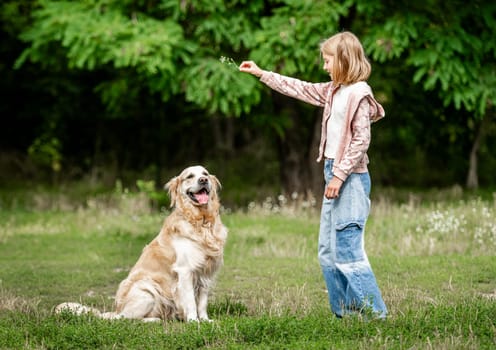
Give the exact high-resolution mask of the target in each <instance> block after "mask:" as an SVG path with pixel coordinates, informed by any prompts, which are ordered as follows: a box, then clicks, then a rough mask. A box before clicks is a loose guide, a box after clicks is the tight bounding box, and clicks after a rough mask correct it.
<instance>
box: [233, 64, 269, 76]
mask: <svg viewBox="0 0 496 350" xmlns="http://www.w3.org/2000/svg"><path fill="white" fill-rule="evenodd" d="M239 70H240V71H241V72H245V73H250V74H253V75H255V76H257V77H260V76H262V73H263V70H262V69H260V67H258V66H257V64H256V63H255V62H253V61H243V62H241V64H240V65H239Z"/></svg>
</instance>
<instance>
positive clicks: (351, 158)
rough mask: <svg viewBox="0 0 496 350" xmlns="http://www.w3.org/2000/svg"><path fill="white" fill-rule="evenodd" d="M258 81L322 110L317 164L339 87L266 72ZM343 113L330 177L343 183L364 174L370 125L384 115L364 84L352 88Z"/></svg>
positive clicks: (322, 150) (370, 91)
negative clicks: (343, 118)
mask: <svg viewBox="0 0 496 350" xmlns="http://www.w3.org/2000/svg"><path fill="white" fill-rule="evenodd" d="M260 81H261V82H263V83H264V84H266V85H267V86H269V87H270V88H272V89H274V90H275V91H277V92H280V93H282V94H284V95H287V96H290V97H293V98H297V99H299V100H301V101H304V102H307V103H310V104H313V105H315V106H319V107H324V113H323V116H322V131H321V139H320V146H319V157H318V159H317V161H321V160H322V158H323V155H324V149H325V144H326V137H327V132H326V130H327V122H328V120H329V118H330V116H331V107H332V100H333V96H334V93H335V92H336V91H337V89H338V88H339V86H334V85H333V82H332V81H331V82H327V83H309V82H305V81H301V80H298V79H295V78H290V77H286V76H283V75H280V74H277V73H273V72H266V71H264V73H263V74H262V76H261V77H260ZM346 109H347V113H346V129H345V130H346V134H345V135H343V137H342V139H341V143H340V145H339V147H338V153H337V155H336V158H335V159H334V166H333V173H334V175H335V176H337V177H338V178H340V179H341V180H343V181H345V180H346V178H347V177H348V176H349V175H350V174H351V173H365V172H367V171H368V169H367V164H368V162H369V161H368V156H367V150H368V148H369V144H370V137H371V136H370V123H371V122H376V121H378V120H379V119H381V118H383V117H384V115H385V114H384V109H383V108H382V106H381V105H380V104H379V103H378V102H377V101H376V100H375V99H374V95H373V93H372V89H371V88H370V86H369V85H368V84H367V83H366V82H358V83H356V84H354V86H353V91H352V92H351V94H350V96H349V99H348V105H347V107H346Z"/></svg>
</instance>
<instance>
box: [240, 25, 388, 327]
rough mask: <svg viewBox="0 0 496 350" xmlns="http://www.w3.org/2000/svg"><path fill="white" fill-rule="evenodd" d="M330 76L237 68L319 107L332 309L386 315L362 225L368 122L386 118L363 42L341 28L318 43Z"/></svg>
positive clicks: (322, 248) (325, 268) (322, 251)
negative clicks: (308, 78) (312, 78)
mask: <svg viewBox="0 0 496 350" xmlns="http://www.w3.org/2000/svg"><path fill="white" fill-rule="evenodd" d="M320 51H321V54H322V57H323V60H324V67H323V68H324V70H325V71H327V72H328V73H329V75H330V77H331V81H330V82H326V83H315V84H314V83H308V82H304V81H301V80H298V79H294V78H290V77H286V76H282V75H280V74H277V73H273V72H268V71H265V70H262V69H261V68H259V67H258V66H257V64H256V63H255V62H253V61H244V62H242V63H241V65H240V67H239V70H240V71H242V72H247V73H251V74H253V75H255V76H257V77H259V78H260V81H261V82H263V83H265V84H266V85H267V86H269V87H270V88H272V89H274V90H275V91H278V92H280V93H282V94H285V95H287V96H290V97H293V98H297V99H300V100H302V101H305V102H308V103H311V104H313V105H316V106H320V107H324V114H323V118H322V133H321V142H320V147H319V157H318V159H317V161H321V160H322V158H324V159H325V161H324V177H325V182H326V187H325V191H324V198H323V203H322V212H321V219H320V233H319V250H318V256H319V262H320V266H321V268H322V273H323V275H324V280H325V282H326V285H327V290H328V295H329V302H330V305H331V310H332V312H333V313H334V314H335V315H336V316H338V317H342V316H344V315H347V314H353V313H364V312H372V313H373V316H374V317H378V318H385V317H386V314H387V309H386V305H385V304H384V301H383V299H382V295H381V292H380V290H379V287H378V286H377V282H376V279H375V276H374V273H373V272H372V268H371V266H370V263H369V260H368V258H367V254H366V253H365V249H364V228H365V223H366V221H367V218H368V215H369V210H370V199H369V195H370V186H371V183H370V176H369V173H368V169H367V163H368V157H367V154H366V152H367V149H368V147H369V144H370V124H371V122H375V121H377V120H379V119H381V118H382V117H384V109H383V108H382V106H381V105H380V104H379V103H378V102H377V101H376V100H375V99H374V96H373V94H372V89H371V88H370V86H369V85H368V84H367V83H366V80H367V79H368V77H369V75H370V72H371V66H370V63H369V62H368V61H367V59H366V57H365V53H364V50H363V47H362V44H361V43H360V41H359V40H358V38H357V37H356V36H355V35H354V34H352V33H350V32H342V33H339V34H336V35H334V36H332V37H330V38H329V39H327V40H325V41H324V42H323V43H322V44H321V45H320Z"/></svg>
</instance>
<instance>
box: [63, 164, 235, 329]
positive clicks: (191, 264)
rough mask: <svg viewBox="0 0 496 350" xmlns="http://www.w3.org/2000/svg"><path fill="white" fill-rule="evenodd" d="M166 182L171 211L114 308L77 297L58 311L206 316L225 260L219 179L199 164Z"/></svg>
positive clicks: (142, 316)
mask: <svg viewBox="0 0 496 350" xmlns="http://www.w3.org/2000/svg"><path fill="white" fill-rule="evenodd" d="M166 188H167V189H168V190H169V194H170V198H171V207H173V208H174V209H173V211H172V213H171V214H170V215H169V216H168V217H167V218H166V219H165V221H164V224H163V226H162V229H161V230H160V233H159V234H158V235H157V237H155V239H153V240H152V241H151V242H150V243H149V244H148V245H147V246H145V248H144V249H143V252H142V254H141V256H140V257H139V259H138V261H137V262H136V264H135V265H134V267H133V268H132V269H131V271H130V272H129V275H128V276H127V278H126V279H124V280H123V281H122V282H121V283H120V285H119V288H118V290H117V294H116V298H115V304H116V311H115V312H109V313H100V312H99V311H98V310H95V309H93V308H89V307H86V306H83V305H81V304H78V303H63V304H60V305H59V306H57V307H56V312H60V311H61V310H64V309H68V310H69V311H71V312H74V313H77V314H81V313H86V312H90V313H94V314H96V315H98V316H100V317H102V318H109V319H114V318H130V319H142V320H144V321H157V320H169V319H181V320H185V321H203V320H204V321H209V317H208V314H207V303H208V293H209V290H210V288H211V286H212V284H213V282H214V278H215V275H216V273H217V272H218V270H219V268H220V267H221V266H222V264H223V252H224V244H225V242H226V238H227V229H226V227H225V226H224V225H223V224H222V222H221V219H220V215H219V209H220V202H219V197H218V193H217V192H218V189H219V188H220V182H219V180H218V179H217V178H216V177H215V176H214V175H211V174H209V172H208V171H207V169H205V168H204V167H202V166H198V165H197V166H192V167H189V168H186V169H184V170H183V171H182V172H181V174H180V175H178V176H176V177H174V178H173V179H171V180H170V181H169V182H168V183H167V184H166Z"/></svg>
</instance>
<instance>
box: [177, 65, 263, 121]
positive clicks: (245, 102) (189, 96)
mask: <svg viewBox="0 0 496 350" xmlns="http://www.w3.org/2000/svg"><path fill="white" fill-rule="evenodd" d="M194 62H195V64H194V65H193V67H192V68H191V69H189V70H187V71H186V72H185V73H184V81H185V84H184V85H185V92H186V100H187V101H190V102H194V103H196V104H197V105H199V106H200V107H201V108H202V109H205V110H206V111H207V112H208V113H210V114H215V113H221V114H223V115H234V116H240V115H241V114H242V113H249V112H250V108H251V106H253V105H256V104H257V103H258V102H259V101H260V93H259V90H257V89H256V87H257V85H258V84H259V83H258V82H257V81H256V79H255V78H253V77H251V76H249V75H247V74H240V73H239V71H238V69H237V68H236V67H234V66H232V65H228V64H223V63H222V62H220V61H219V58H203V59H198V60H194Z"/></svg>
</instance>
